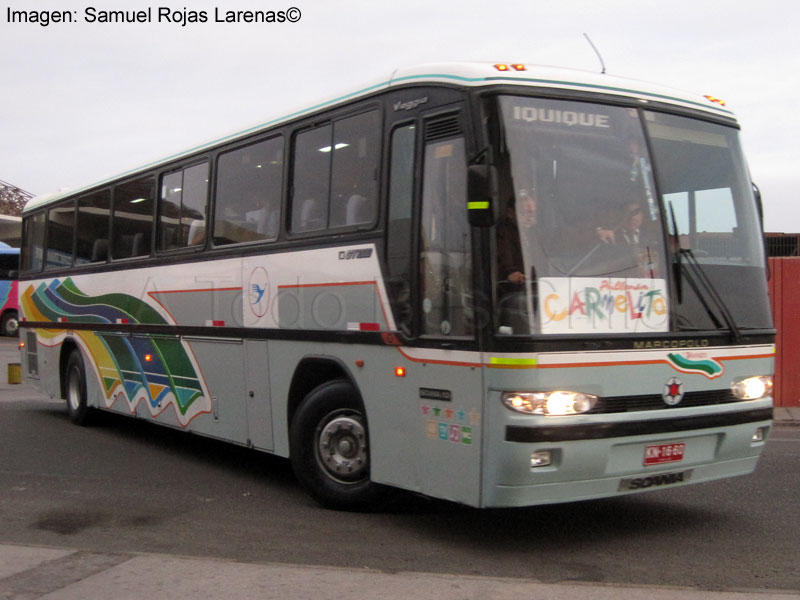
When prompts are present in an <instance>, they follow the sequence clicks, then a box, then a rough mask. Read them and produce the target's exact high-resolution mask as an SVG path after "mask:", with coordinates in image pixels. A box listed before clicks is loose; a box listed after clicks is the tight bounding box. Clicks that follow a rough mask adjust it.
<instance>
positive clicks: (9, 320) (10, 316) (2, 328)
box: [0, 310, 19, 337]
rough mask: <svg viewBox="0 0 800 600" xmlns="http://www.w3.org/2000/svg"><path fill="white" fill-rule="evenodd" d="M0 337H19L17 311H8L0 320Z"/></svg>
mask: <svg viewBox="0 0 800 600" xmlns="http://www.w3.org/2000/svg"><path fill="white" fill-rule="evenodd" d="M0 335H6V336H8V337H14V336H17V335H19V317H18V316H17V311H15V310H10V311H8V312H7V313H5V314H4V315H3V318H2V320H0Z"/></svg>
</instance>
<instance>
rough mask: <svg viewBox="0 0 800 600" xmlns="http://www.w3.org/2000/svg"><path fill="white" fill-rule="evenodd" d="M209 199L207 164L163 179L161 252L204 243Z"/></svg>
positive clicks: (160, 216)
mask: <svg viewBox="0 0 800 600" xmlns="http://www.w3.org/2000/svg"><path fill="white" fill-rule="evenodd" d="M207 198H208V163H202V164H199V165H194V166H192V167H189V168H187V169H182V170H180V171H176V172H174V173H169V174H167V175H164V176H163V177H162V178H161V195H160V198H159V208H158V224H159V235H158V247H159V250H176V249H178V248H186V247H188V246H198V245H202V244H204V243H205V240H206V200H207Z"/></svg>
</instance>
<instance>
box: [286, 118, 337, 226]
mask: <svg viewBox="0 0 800 600" xmlns="http://www.w3.org/2000/svg"><path fill="white" fill-rule="evenodd" d="M332 131H333V127H331V126H330V125H325V126H324V127H318V128H316V129H312V130H310V131H304V132H302V133H299V134H298V135H297V137H296V138H295V145H294V156H293V160H294V163H293V166H294V168H293V169H292V173H293V176H294V191H293V194H292V224H291V229H292V232H294V233H305V232H307V231H318V230H320V229H325V228H326V227H327V226H328V198H329V196H330V179H331V154H332V152H333V145H332V144H331V132H332Z"/></svg>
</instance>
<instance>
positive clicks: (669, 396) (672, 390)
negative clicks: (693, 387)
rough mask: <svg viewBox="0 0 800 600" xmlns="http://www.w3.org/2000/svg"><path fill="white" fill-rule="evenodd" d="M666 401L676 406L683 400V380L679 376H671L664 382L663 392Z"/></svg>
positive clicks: (662, 395)
mask: <svg viewBox="0 0 800 600" xmlns="http://www.w3.org/2000/svg"><path fill="white" fill-rule="evenodd" d="M661 397H662V398H663V399H664V402H666V403H667V404H669V405H670V406H675V405H676V404H678V403H679V402H680V401H681V400H683V382H682V381H681V380H680V379H678V378H677V377H671V378H670V379H669V380H668V381H667V383H665V384H664V391H663V392H662V393H661Z"/></svg>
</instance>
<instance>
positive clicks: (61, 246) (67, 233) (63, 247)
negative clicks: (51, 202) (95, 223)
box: [45, 201, 75, 270]
mask: <svg viewBox="0 0 800 600" xmlns="http://www.w3.org/2000/svg"><path fill="white" fill-rule="evenodd" d="M74 239H75V203H74V201H73V202H70V203H69V204H67V205H64V206H58V207H56V208H51V209H50V210H49V211H47V253H46V254H45V256H46V260H47V262H46V264H45V269H46V270H50V269H63V268H64V267H71V266H72V242H73V240H74Z"/></svg>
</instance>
